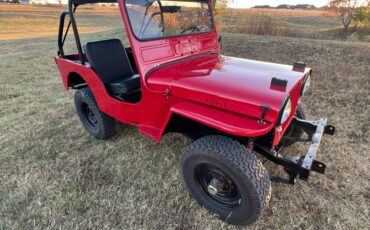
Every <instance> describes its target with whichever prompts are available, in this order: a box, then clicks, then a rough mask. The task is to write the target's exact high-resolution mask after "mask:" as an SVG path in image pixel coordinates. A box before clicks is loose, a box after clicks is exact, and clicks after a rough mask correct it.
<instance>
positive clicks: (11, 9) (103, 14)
mask: <svg viewBox="0 0 370 230" xmlns="http://www.w3.org/2000/svg"><path fill="white" fill-rule="evenodd" d="M64 8H65V6H64V7H60V6H34V5H11V4H0V40H6V39H20V38H30V37H41V36H50V35H55V34H56V33H57V31H58V24H59V15H60V13H61V11H62V10H63V9H64ZM78 11H79V12H80V14H79V15H81V16H80V17H78V18H77V20H78V21H79V31H80V32H81V33H92V32H98V31H105V30H108V29H110V28H112V27H114V26H115V25H117V24H118V23H116V22H114V21H112V19H114V18H116V19H120V18H119V11H118V10H117V8H116V7H98V6H84V7H80V8H79V9H78ZM97 16H98V17H99V20H94V21H92V20H91V18H94V17H97Z"/></svg>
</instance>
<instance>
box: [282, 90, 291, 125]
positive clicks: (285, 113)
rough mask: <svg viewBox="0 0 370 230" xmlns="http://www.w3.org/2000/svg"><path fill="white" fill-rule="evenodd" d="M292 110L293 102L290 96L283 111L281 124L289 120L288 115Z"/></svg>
mask: <svg viewBox="0 0 370 230" xmlns="http://www.w3.org/2000/svg"><path fill="white" fill-rule="evenodd" d="M291 112H292V102H291V101H290V98H289V97H288V98H287V100H286V101H285V103H284V106H283V108H282V111H281V119H280V125H281V124H283V123H284V122H286V121H287V120H288V117H289V115H290V113H291Z"/></svg>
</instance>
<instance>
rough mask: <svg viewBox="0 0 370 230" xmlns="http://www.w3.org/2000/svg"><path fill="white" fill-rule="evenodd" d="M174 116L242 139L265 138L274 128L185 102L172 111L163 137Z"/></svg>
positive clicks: (240, 116) (232, 114) (234, 114)
mask: <svg viewBox="0 0 370 230" xmlns="http://www.w3.org/2000/svg"><path fill="white" fill-rule="evenodd" d="M173 114H177V115H180V116H183V117H186V118H188V119H191V120H193V121H196V122H199V123H201V124H203V125H207V126H209V127H212V128H214V129H217V130H220V131H222V132H224V133H228V134H231V135H234V136H240V137H259V136H263V135H265V134H267V133H268V132H269V131H270V130H271V129H272V128H273V127H274V125H273V124H272V123H261V122H259V121H258V120H257V119H255V118H251V117H247V116H243V115H241V114H236V113H233V112H229V111H225V110H221V109H218V108H214V107H210V106H207V105H203V104H199V103H195V102H189V101H183V102H180V103H177V104H175V105H174V106H172V108H171V109H170V113H169V116H168V117H167V121H166V124H165V126H164V127H163V128H162V135H163V133H164V131H165V129H166V127H167V125H168V121H169V120H170V118H171V116H172V115H173Z"/></svg>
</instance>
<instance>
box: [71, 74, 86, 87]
mask: <svg viewBox="0 0 370 230" xmlns="http://www.w3.org/2000/svg"><path fill="white" fill-rule="evenodd" d="M67 86H68V88H72V89H80V88H83V87H87V86H88V85H87V83H86V80H85V79H84V78H83V77H82V76H81V75H80V74H78V73H76V72H70V73H69V74H68V76H67Z"/></svg>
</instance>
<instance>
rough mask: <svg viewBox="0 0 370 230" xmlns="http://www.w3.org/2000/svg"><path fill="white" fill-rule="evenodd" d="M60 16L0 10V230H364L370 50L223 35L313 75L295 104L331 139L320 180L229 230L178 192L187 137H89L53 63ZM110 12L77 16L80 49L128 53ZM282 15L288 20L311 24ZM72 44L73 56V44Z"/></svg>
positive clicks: (282, 188)
mask: <svg viewBox="0 0 370 230" xmlns="http://www.w3.org/2000/svg"><path fill="white" fill-rule="evenodd" d="M60 10H61V8H59V7H36V6H20V7H18V6H8V5H7V6H6V7H5V6H4V5H0V36H1V39H0V229H232V230H240V229H256V230H257V229H279V230H280V229H287V230H291V229H351V230H352V229H368V228H369V226H370V221H369V214H370V213H369V207H370V192H369V191H370V185H369V181H370V168H369V162H370V155H369V153H370V131H369V130H370V120H369V111H370V101H369V100H370V98H369V73H370V65H369V63H370V43H364V42H345V41H335V40H334V41H329V40H317V39H305V38H292V37H290V38H289V37H281V36H269V35H263V36H261V35H247V34H241V33H227V32H225V33H224V34H223V41H224V54H225V55H229V56H237V57H241V58H250V59H256V60H261V61H269V62H277V63H285V64H292V63H293V62H294V61H297V60H299V61H305V62H306V63H307V64H308V65H309V66H311V67H313V68H314V77H313V82H312V86H311V89H310V91H309V93H308V95H307V96H306V97H305V98H304V99H303V100H302V102H303V103H304V104H305V106H306V108H307V112H308V116H309V118H310V119H317V118H318V117H319V116H325V117H327V118H328V119H329V121H330V123H332V124H334V125H335V126H336V127H337V129H338V133H337V134H336V136H335V137H325V140H324V142H323V144H322V146H321V148H320V160H322V161H324V162H326V163H327V166H328V168H327V173H326V174H325V175H318V174H313V175H312V177H311V178H310V181H309V182H308V183H306V182H303V181H299V182H298V183H297V185H295V186H287V185H282V184H277V183H273V184H272V190H273V195H272V200H271V204H270V209H269V210H268V212H267V214H266V216H265V217H264V218H262V219H261V221H260V222H258V223H257V224H256V225H255V226H252V227H250V228H242V227H241V228H236V227H233V226H229V225H227V224H225V223H223V222H221V221H219V220H218V219H217V218H216V217H215V216H213V215H211V214H210V213H209V212H207V211H206V210H205V209H203V208H201V207H199V205H198V204H197V203H196V202H195V201H194V200H193V199H192V198H191V197H190V195H189V193H188V192H187V190H186V189H185V187H184V185H183V183H182V179H181V176H180V173H179V170H178V160H179V158H180V155H181V152H182V149H183V148H184V147H185V146H186V145H187V144H189V143H190V140H189V139H187V138H185V137H182V136H180V135H175V134H171V135H167V136H165V137H164V139H163V141H162V142H161V143H160V144H157V143H154V142H153V141H152V140H150V139H149V138H147V137H144V136H142V135H140V134H139V132H138V130H137V129H136V128H134V127H129V126H126V125H119V126H118V135H117V136H115V137H114V138H112V139H110V140H108V141H100V140H96V139H94V138H92V137H91V136H89V135H88V134H87V133H86V132H85V131H84V129H83V127H82V125H81V124H80V122H79V120H78V117H77V115H76V112H75V108H74V104H73V92H72V91H70V92H65V91H64V89H63V87H62V82H61V79H60V75H59V72H58V69H57V67H56V65H55V62H54V60H53V56H54V55H56V52H57V42H56V31H57V24H58V15H59V13H60ZM102 11H105V13H103V12H102ZM113 11H114V9H110V8H109V9H108V8H98V11H97V10H94V9H93V8H91V7H89V8H86V9H85V12H83V13H82V14H81V15H80V17H79V21H80V22H81V25H82V28H84V32H85V33H84V34H83V35H82V39H83V41H89V40H99V39H105V38H110V37H112V36H115V37H121V38H122V39H123V40H124V41H126V44H128V43H127V39H125V38H124V36H123V35H124V31H123V30H122V28H121V25H122V24H121V21H119V20H118V19H119V16H118V14H117V13H113ZM107 12H108V13H109V14H107ZM304 13H306V12H304ZM311 13H313V12H311ZM289 17H290V16H289ZM289 17H288V18H287V19H284V21H290V23H292V24H297V25H301V24H311V23H312V24H317V23H318V22H302V21H300V20H303V19H300V17H306V16H303V15H301V16H294V18H292V17H290V18H289ZM312 17H313V18H315V16H312ZM318 17H319V16H318ZM19 18H20V19H19ZM3 19H6V21H5V20H3ZM16 20H19V21H17V23H14V22H15V21H16ZM294 20H296V21H294ZM312 20H314V19H312ZM318 20H321V19H318ZM323 20H326V19H323ZM330 20H331V19H330ZM9 23H13V26H9V25H8V24H9ZM318 24H320V23H318ZM328 24H330V23H329V22H328ZM323 27H326V25H325V26H323ZM4 28H5V29H4ZM96 30H98V31H101V30H104V32H103V33H96ZM67 45H68V47H69V48H71V49H72V48H73V47H75V45H74V43H73V39H69V40H67ZM68 52H69V51H68ZM302 147H303V148H307V146H302V145H293V146H292V147H290V148H289V149H287V150H286V151H285V152H284V154H287V155H289V154H297V153H299V152H301V150H302ZM268 169H269V171H270V173H271V174H272V175H280V176H285V173H284V171H283V170H282V169H281V168H278V167H276V166H274V165H270V166H269V167H268Z"/></svg>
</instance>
